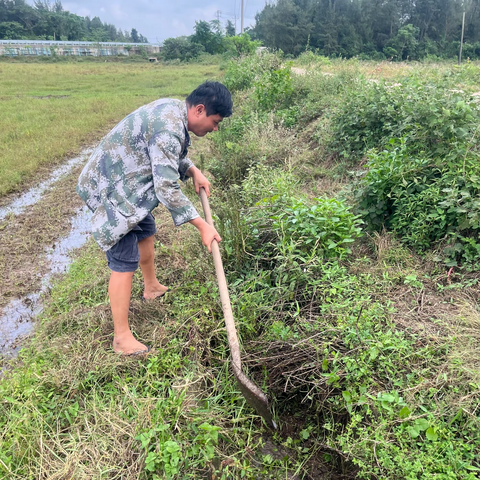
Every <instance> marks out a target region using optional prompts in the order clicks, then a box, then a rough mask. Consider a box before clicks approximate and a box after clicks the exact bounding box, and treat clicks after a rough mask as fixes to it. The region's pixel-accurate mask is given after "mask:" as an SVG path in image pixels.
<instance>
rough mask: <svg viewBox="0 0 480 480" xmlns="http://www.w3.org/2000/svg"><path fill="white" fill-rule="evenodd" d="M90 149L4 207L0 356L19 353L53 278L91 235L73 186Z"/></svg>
mask: <svg viewBox="0 0 480 480" xmlns="http://www.w3.org/2000/svg"><path fill="white" fill-rule="evenodd" d="M88 154H89V151H84V152H82V154H81V155H80V156H78V157H75V158H72V159H71V160H69V161H67V162H66V163H64V164H63V165H62V166H60V167H58V168H56V169H55V170H54V171H53V172H52V173H51V175H50V176H49V177H48V178H47V179H46V180H44V181H43V182H41V183H39V184H38V185H36V186H34V187H33V188H31V189H29V190H28V191H27V192H25V193H24V194H22V195H20V196H17V197H16V198H14V199H13V201H10V203H9V204H8V205H6V206H4V207H3V208H0V294H1V297H0V308H2V307H3V309H2V310H1V311H0V354H9V355H11V354H15V352H17V351H18V350H19V348H20V345H21V343H22V339H23V338H25V336H27V335H29V334H30V333H31V331H32V329H33V326H34V319H35V317H36V316H37V315H38V314H39V313H40V312H41V311H42V309H43V304H42V302H43V297H44V294H45V293H46V292H47V291H48V289H49V287H50V284H51V281H52V277H53V276H54V275H56V274H61V273H63V272H65V271H66V269H67V267H68V265H69V264H70V262H71V258H70V253H71V252H72V251H73V250H75V249H77V248H80V247H81V246H82V245H83V244H84V243H85V242H86V240H87V238H88V231H89V217H90V215H91V214H90V212H89V210H88V209H87V208H86V207H85V206H84V204H83V202H82V201H81V199H80V198H79V197H78V195H77V193H76V191H75V186H76V182H77V179H78V175H79V173H80V171H81V169H82V168H83V164H84V163H85V161H86V159H87V155H88Z"/></svg>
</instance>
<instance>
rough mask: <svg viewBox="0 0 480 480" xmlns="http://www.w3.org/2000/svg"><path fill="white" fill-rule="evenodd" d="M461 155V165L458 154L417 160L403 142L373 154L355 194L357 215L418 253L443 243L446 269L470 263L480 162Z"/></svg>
mask: <svg viewBox="0 0 480 480" xmlns="http://www.w3.org/2000/svg"><path fill="white" fill-rule="evenodd" d="M457 148H458V147H457ZM460 148H461V147H460ZM460 152H462V153H463V163H459V162H458V160H457V158H458V152H453V154H451V155H450V156H447V157H445V158H430V157H427V156H424V155H419V156H416V155H413V154H411V152H410V150H409V149H408V147H407V145H406V143H405V141H404V140H401V141H398V140H392V141H391V142H390V145H389V146H388V147H387V148H386V149H385V150H383V151H381V152H375V151H372V152H370V153H369V155H368V162H367V165H366V167H367V169H368V170H367V172H366V174H365V176H364V177H363V178H362V180H361V181H360V188H359V189H358V190H357V191H356V197H357V201H358V208H359V212H361V214H362V215H363V216H364V218H365V220H366V221H367V223H368V224H369V225H370V226H372V227H373V228H375V229H380V228H382V227H383V226H386V227H388V228H390V229H392V230H393V231H395V232H396V233H398V234H399V235H400V237H401V238H402V240H403V241H404V242H405V243H406V244H407V245H410V246H412V247H414V248H415V250H417V251H418V252H425V251H426V250H427V249H429V248H431V247H433V246H434V245H435V244H436V243H437V242H439V241H444V242H445V243H446V244H447V248H445V250H444V254H445V255H446V257H447V259H448V261H447V263H448V265H456V264H457V261H458V260H459V259H461V258H462V256H463V257H464V258H463V260H466V261H472V260H473V259H474V258H475V256H476V254H477V252H478V250H477V248H478V243H477V242H478V235H479V232H480V199H479V195H480V162H479V158H478V153H477V152H476V151H475V150H469V149H465V147H463V148H462V149H461V150H460Z"/></svg>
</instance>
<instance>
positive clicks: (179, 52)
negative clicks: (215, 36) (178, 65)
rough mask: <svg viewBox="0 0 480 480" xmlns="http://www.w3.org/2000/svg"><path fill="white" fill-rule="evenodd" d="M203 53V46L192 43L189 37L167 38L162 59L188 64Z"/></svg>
mask: <svg viewBox="0 0 480 480" xmlns="http://www.w3.org/2000/svg"><path fill="white" fill-rule="evenodd" d="M203 52H205V48H204V47H203V45H200V44H198V43H194V42H191V41H190V40H189V39H188V38H187V37H178V38H167V39H166V40H165V41H164V42H163V49H162V57H163V58H164V59H165V60H176V59H178V60H180V61H181V62H188V61H190V60H192V59H194V58H196V57H198V56H199V55H200V54H201V53H203Z"/></svg>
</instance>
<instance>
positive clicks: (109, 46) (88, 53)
mask: <svg viewBox="0 0 480 480" xmlns="http://www.w3.org/2000/svg"><path fill="white" fill-rule="evenodd" d="M160 50H161V46H160V45H156V44H152V43H115V42H63V41H58V42H56V41H47V40H0V55H4V56H8V57H18V56H42V55H46V56H54V55H59V56H69V55H73V56H79V57H103V56H114V55H126V56H128V55H139V54H142V53H146V54H148V55H152V54H155V53H159V52H160Z"/></svg>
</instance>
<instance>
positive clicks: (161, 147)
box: [148, 130, 199, 226]
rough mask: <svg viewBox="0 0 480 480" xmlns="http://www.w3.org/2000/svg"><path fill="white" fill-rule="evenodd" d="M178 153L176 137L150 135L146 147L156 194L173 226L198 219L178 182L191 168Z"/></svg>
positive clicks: (169, 134) (178, 143)
mask: <svg viewBox="0 0 480 480" xmlns="http://www.w3.org/2000/svg"><path fill="white" fill-rule="evenodd" d="M181 152H182V146H181V143H180V140H179V138H178V137H177V136H176V135H174V134H172V133H170V132H167V131H165V130H164V131H160V132H157V133H156V134H155V135H153V136H152V138H151V139H150V141H149V144H148V153H149V156H150V160H151V163H152V175H153V184H154V188H155V194H156V196H157V198H158V200H159V202H160V203H162V204H163V205H165V207H166V208H167V209H168V210H169V212H170V214H171V215H172V219H173V222H174V223H175V225H176V226H179V225H182V224H184V223H186V222H189V221H190V220H193V219H194V218H197V217H199V214H198V212H197V210H196V209H195V207H194V206H193V205H192V202H190V200H189V199H188V198H187V197H186V196H185V195H184V194H183V192H182V190H181V189H180V185H179V184H178V180H179V179H180V178H181V177H183V179H184V178H185V173H186V171H187V170H188V169H189V168H190V167H191V166H192V165H193V163H192V162H191V161H190V160H188V159H185V158H184V159H183V160H180V155H181ZM187 165H188V167H187Z"/></svg>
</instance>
